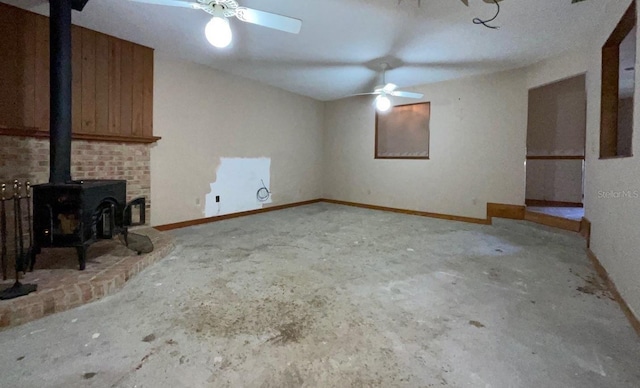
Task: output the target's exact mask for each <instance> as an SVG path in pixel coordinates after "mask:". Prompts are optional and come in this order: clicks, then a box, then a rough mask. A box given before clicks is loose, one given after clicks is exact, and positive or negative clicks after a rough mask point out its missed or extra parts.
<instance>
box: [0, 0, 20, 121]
mask: <svg viewBox="0 0 640 388" xmlns="http://www.w3.org/2000/svg"><path fill="white" fill-rule="evenodd" d="M5 8H6V9H5ZM18 16H19V13H18V11H17V10H16V9H15V8H13V7H4V6H3V7H2V10H1V12H0V33H2V39H0V53H2V58H1V59H0V74H2V77H0V90H2V93H0V125H2V126H6V127H18V126H19V125H20V121H21V120H20V115H19V114H18V107H19V106H20V105H21V103H20V101H18V98H19V96H18V94H16V93H15V92H12V91H17V90H18V88H19V85H20V68H19V67H18V61H17V58H18V55H17V52H18V41H19V40H20V39H19V30H18V24H17V20H16V19H17V18H18ZM7 91H10V92H7Z"/></svg>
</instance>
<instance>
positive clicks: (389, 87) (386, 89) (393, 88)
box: [382, 83, 398, 93]
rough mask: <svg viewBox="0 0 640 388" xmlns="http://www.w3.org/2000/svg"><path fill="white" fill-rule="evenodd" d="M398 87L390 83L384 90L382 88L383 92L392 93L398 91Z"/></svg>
mask: <svg viewBox="0 0 640 388" xmlns="http://www.w3.org/2000/svg"><path fill="white" fill-rule="evenodd" d="M397 87H398V85H396V84H392V83H388V84H386V85H384V88H382V90H383V91H384V92H385V93H391V92H393V91H394V90H396V88H397Z"/></svg>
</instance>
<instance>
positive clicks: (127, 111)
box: [119, 41, 133, 136]
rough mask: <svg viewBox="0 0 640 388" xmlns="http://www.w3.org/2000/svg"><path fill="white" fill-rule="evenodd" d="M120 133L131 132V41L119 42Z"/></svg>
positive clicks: (129, 134) (127, 133) (127, 134)
mask: <svg viewBox="0 0 640 388" xmlns="http://www.w3.org/2000/svg"><path fill="white" fill-rule="evenodd" d="M120 85H121V88H120V131H119V132H120V134H121V135H124V136H131V134H132V130H131V129H132V123H133V120H132V115H133V110H132V101H133V96H132V94H133V43H130V42H126V41H121V42H120Z"/></svg>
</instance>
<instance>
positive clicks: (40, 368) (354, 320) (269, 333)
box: [0, 204, 640, 388]
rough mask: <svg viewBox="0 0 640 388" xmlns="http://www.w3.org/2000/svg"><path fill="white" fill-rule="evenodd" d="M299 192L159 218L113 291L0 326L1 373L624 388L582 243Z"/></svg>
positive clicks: (621, 320)
mask: <svg viewBox="0 0 640 388" xmlns="http://www.w3.org/2000/svg"><path fill="white" fill-rule="evenodd" d="M494 221H495V225H494V226H482V225H473V224H465V223H457V222H449V221H443V220H434V219H429V218H421V217H414V216H407V215H400V214H393V213H386V212H378V211H370V210H364V209H356V208H349V207H343V206H338V205H329V204H315V205H310V206H305V207H299V208H294V209H288V210H283V211H278V212H272V213H265V214H261V215H256V216H251V217H245V218H239V219H233V220H228V221H223V222H218V223H214V224H209V225H202V226H198V227H192V228H187V229H182V230H178V231H175V232H174V235H175V236H176V237H177V240H178V241H177V245H178V246H177V248H176V250H175V251H174V253H173V254H172V255H170V256H169V257H167V258H166V259H165V260H163V261H161V262H159V263H158V264H156V265H154V266H153V267H150V268H148V269H147V270H146V271H145V272H143V273H141V274H140V275H139V276H138V277H137V278H135V279H133V280H132V281H131V282H129V283H127V285H126V286H125V288H124V289H123V291H121V292H120V293H119V294H117V295H114V296H111V297H108V298H106V299H104V300H102V301H99V302H96V303H93V304H91V305H87V306H83V307H80V308H78V309H76V310H71V311H68V312H64V313H61V314H57V315H54V316H50V317H47V318H44V319H42V320H39V321H35V322H32V323H28V324H26V325H23V326H20V327H17V328H13V329H10V330H6V331H3V332H0V349H1V351H0V376H1V377H0V379H1V380H0V385H1V386H2V387H44V386H47V387H86V386H89V387H154V388H155V387H439V386H451V387H581V388H584V387H605V386H606V387H638V386H639V385H640V368H638V359H640V340H639V338H638V337H637V336H636V335H635V333H634V332H633V331H632V329H631V327H630V325H629V324H628V322H627V320H626V319H625V317H624V315H623V314H622V312H621V311H620V309H619V308H618V305H617V304H616V303H615V302H614V301H612V300H611V299H610V295H609V294H608V293H607V291H606V290H604V289H603V288H602V285H601V283H600V282H599V281H598V279H597V278H596V277H595V274H594V272H593V269H592V268H591V266H590V265H589V263H588V261H587V258H586V256H585V254H584V242H583V241H582V240H581V239H580V238H579V237H578V236H577V235H576V234H571V233H568V232H567V233H564V232H556V231H552V230H550V229H547V228H545V227H542V226H538V225H533V224H528V223H525V222H519V221H506V220H494Z"/></svg>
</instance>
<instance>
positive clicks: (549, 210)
mask: <svg viewBox="0 0 640 388" xmlns="http://www.w3.org/2000/svg"><path fill="white" fill-rule="evenodd" d="M527 211H530V212H534V213H542V214H548V215H550V216H556V217H562V218H566V219H569V220H575V221H580V220H581V219H582V217H584V208H581V207H553V206H527Z"/></svg>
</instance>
